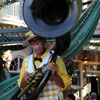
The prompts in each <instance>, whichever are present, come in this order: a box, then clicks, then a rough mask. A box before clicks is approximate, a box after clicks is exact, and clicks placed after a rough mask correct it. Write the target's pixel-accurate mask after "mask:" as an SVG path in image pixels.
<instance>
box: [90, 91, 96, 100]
mask: <svg viewBox="0 0 100 100" xmlns="http://www.w3.org/2000/svg"><path fill="white" fill-rule="evenodd" d="M90 100H97V94H96V93H95V92H92V93H91V96H90Z"/></svg>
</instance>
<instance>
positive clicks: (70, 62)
mask: <svg viewBox="0 0 100 100" xmlns="http://www.w3.org/2000/svg"><path fill="white" fill-rule="evenodd" d="M64 63H65V66H66V70H67V72H68V75H69V76H72V74H73V73H74V70H75V69H76V67H77V64H76V63H75V62H74V61H73V60H72V59H69V60H67V61H64Z"/></svg>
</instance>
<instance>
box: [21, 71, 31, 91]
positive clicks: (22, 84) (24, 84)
mask: <svg viewBox="0 0 100 100" xmlns="http://www.w3.org/2000/svg"><path fill="white" fill-rule="evenodd" d="M30 76H31V74H30V73H29V72H25V73H24V75H23V78H22V80H21V88H22V89H24V88H25V86H26V85H27V84H26V81H27V80H28V78H29V77H30Z"/></svg>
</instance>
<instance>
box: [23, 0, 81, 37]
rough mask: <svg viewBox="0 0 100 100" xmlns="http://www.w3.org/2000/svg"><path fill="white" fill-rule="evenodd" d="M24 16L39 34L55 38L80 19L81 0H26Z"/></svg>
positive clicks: (31, 27)
mask: <svg viewBox="0 0 100 100" xmlns="http://www.w3.org/2000/svg"><path fill="white" fill-rule="evenodd" d="M23 7H24V8H23V16H24V20H25V22H26V24H27V25H28V27H29V28H30V29H31V30H32V31H33V32H34V33H36V34H37V35H39V36H42V37H45V38H55V37H59V36H62V35H64V34H65V33H67V32H69V31H70V30H71V29H72V28H73V26H74V25H75V24H76V22H77V21H78V19H79V17H80V14H81V8H82V1H81V0H25V1H24V6H23Z"/></svg>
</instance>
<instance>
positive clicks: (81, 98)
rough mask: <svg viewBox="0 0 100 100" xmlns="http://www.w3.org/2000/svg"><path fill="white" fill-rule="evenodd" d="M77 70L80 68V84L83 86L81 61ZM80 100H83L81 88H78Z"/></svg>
mask: <svg viewBox="0 0 100 100" xmlns="http://www.w3.org/2000/svg"><path fill="white" fill-rule="evenodd" d="M78 67H79V70H80V86H81V87H83V64H82V62H80V63H79V66H78ZM80 100H83V89H81V90H80Z"/></svg>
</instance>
